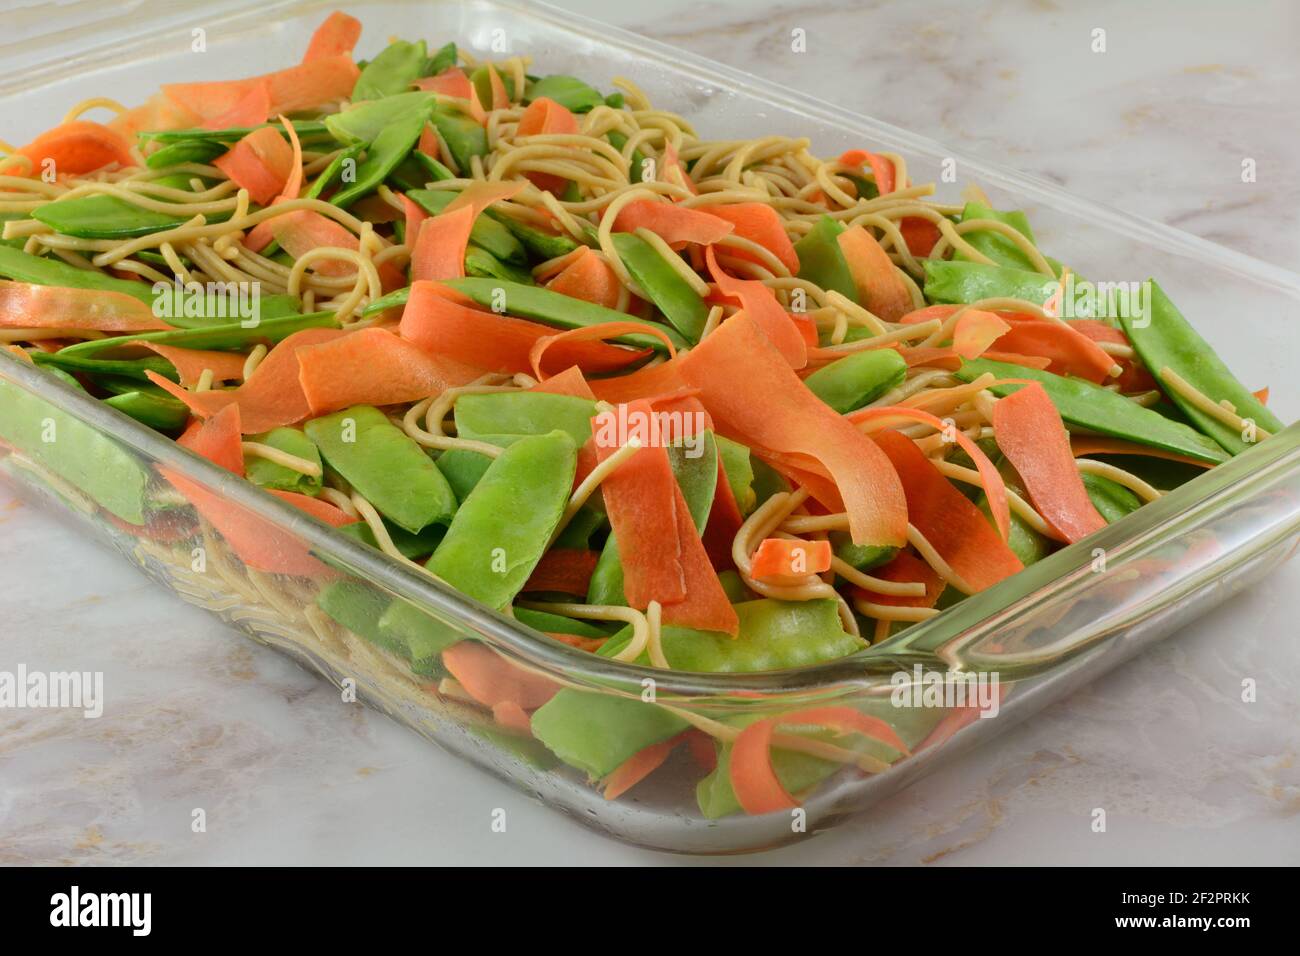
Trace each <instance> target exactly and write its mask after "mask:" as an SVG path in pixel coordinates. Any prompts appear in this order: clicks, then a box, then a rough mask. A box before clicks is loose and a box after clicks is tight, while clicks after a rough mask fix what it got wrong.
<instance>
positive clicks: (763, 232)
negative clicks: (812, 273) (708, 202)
mask: <svg viewBox="0 0 1300 956" xmlns="http://www.w3.org/2000/svg"><path fill="white" fill-rule="evenodd" d="M697 211H698V212H702V213H706V214H708V215H710V216H716V217H717V218H719V219H722V220H725V221H726V222H729V223H731V224H732V226H734V227H735V232H734V233H733V235H736V236H739V237H740V238H742V239H748V240H749V241H750V242H755V243H758V245H760V246H762V247H763V248H764V249H766V250H767V251H768V252H770V253H772V255H774V256H776V257H777V258H778V259H780V260H781V264H782V265H784V266H785V267H786V268H787V269H789V270H790V274H791V275H794V274H796V273H797V272H798V271H799V256H798V254H797V253H796V252H795V251H794V243H792V242H791V241H790V237H789V236H788V235H787V234H786V231H785V224H784V223H783V222H782V220H781V216H780V214H779V213H778V212H777V211H776V210H775V209H773V208H772V207H771V206H769V205H768V204H767V203H762V202H738V203H730V204H727V205H721V206H719V205H714V206H699V207H697ZM727 255H729V256H735V257H736V258H737V259H745V260H747V261H749V262H757V261H759V259H758V256H756V255H754V254H753V253H752V252H749V251H748V250H745V249H732V248H728V249H727Z"/></svg>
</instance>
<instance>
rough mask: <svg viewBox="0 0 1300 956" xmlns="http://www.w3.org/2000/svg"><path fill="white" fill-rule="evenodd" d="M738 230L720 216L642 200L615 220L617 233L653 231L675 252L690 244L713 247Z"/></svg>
mask: <svg viewBox="0 0 1300 956" xmlns="http://www.w3.org/2000/svg"><path fill="white" fill-rule="evenodd" d="M735 228H736V227H735V226H733V225H732V224H731V223H729V222H727V221H726V220H724V219H721V218H719V217H717V216H710V215H709V214H708V213H706V212H701V211H700V210H698V209H688V208H687V207H685V206H678V205H676V204H674V203H671V202H660V201H658V200H654V199H638V200H636V201H635V202H630V203H628V204H627V205H626V206H624V207H623V208H622V209H621V210H620V211H619V214H618V216H617V218H616V219H615V220H614V230H615V231H616V232H635V231H636V230H637V229H649V230H650V231H651V232H653V233H654V234H655V235H657V236H658V237H659V238H660V239H662V240H663V241H664V242H666V243H668V245H670V246H672V247H673V248H674V249H676V248H680V247H682V246H684V245H686V244H687V243H690V242H695V243H699V244H700V245H704V246H707V245H710V244H712V243H715V242H719V241H720V240H722V239H725V238H726V237H727V236H729V235H731V233H732V231H733V230H734V229H735Z"/></svg>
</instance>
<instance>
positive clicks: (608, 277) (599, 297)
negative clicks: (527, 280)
mask: <svg viewBox="0 0 1300 956" xmlns="http://www.w3.org/2000/svg"><path fill="white" fill-rule="evenodd" d="M575 251H576V252H577V253H578V255H577V257H576V258H575V259H574V260H573V261H572V262H570V263H569V264H568V265H567V266H565V267H564V269H563V271H561V272H560V274H559V275H557V276H556V277H555V278H554V279H552V280H551V281H550V282H548V283H546V288H548V289H550V290H551V291H552V292H559V293H560V294H561V295H567V296H571V297H572V298H575V299H582V300H583V301H584V302H594V303H596V304H597V305H603V306H604V307H605V308H607V309H613V308H617V307H618V299H619V289H620V288H621V285H620V283H619V281H618V277H617V276H616V275H614V270H613V269H611V268H610V267H609V265H608V263H606V262H605V260H603V259H602V258H601V257H600V256H598V255H596V254H595V253H594V252H592V251H591V250H590V249H588V248H587V247H586V246H579V247H578V249H577V250H575Z"/></svg>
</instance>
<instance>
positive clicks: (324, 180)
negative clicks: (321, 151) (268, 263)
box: [263, 143, 369, 255]
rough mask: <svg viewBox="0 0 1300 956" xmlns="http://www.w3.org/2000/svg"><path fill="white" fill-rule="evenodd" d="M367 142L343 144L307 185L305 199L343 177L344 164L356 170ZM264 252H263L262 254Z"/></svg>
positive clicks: (319, 193)
mask: <svg viewBox="0 0 1300 956" xmlns="http://www.w3.org/2000/svg"><path fill="white" fill-rule="evenodd" d="M367 145H369V144H367V143H353V144H352V145H351V146H345V147H344V148H343V149H341V150H339V152H338V155H336V156H335V157H334V158H333V159H331V160H330V164H329V165H328V166H326V167H325V168H324V169H323V170H321V172H320V175H318V176H317V177H316V178H315V179H313V180H312V183H311V185H310V186H308V187H307V193H306V198H307V199H319V198H320V197H321V193H323V192H325V190H327V189H331V188H333V187H334V186H335V185H336V184H338V183H339V182H341V181H342V179H343V170H344V168H345V166H344V164H346V163H349V162H350V163H352V164H353V166H352V167H351V168H352V170H353V172H354V173H355V171H356V165H355V164H356V163H358V162H360V160H361V154H362V153H364V152H365V151H366V147H367ZM265 254H266V253H265V252H263V255H265Z"/></svg>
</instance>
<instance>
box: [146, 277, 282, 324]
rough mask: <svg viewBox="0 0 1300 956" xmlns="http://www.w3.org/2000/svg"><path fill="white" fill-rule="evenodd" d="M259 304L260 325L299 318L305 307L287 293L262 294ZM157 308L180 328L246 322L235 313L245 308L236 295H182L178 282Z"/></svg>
mask: <svg viewBox="0 0 1300 956" xmlns="http://www.w3.org/2000/svg"><path fill="white" fill-rule="evenodd" d="M235 292H236V293H238V292H239V290H238V289H236V290H235ZM255 302H256V306H257V320H258V322H259V323H260V322H262V321H263V320H266V319H282V318H285V317H289V316H292V317H299V315H300V313H299V311H298V310H299V309H300V308H301V307H302V302H301V300H299V299H298V297H297V296H292V295H286V294H284V293H279V294H276V295H259V296H258V297H257V299H256V300H255ZM252 304H253V301H252V300H248V299H246V300H244V301H243V303H242V305H244V306H250V305H252ZM154 307H155V314H156V315H157V316H158V317H159V318H160V319H162V320H163V321H165V322H169V323H171V324H172V325H174V326H176V328H178V329H210V328H217V327H221V326H224V325H228V324H230V323H231V322H232V321H235V320H237V319H239V320H243V316H241V315H238V314H234V315H232V314H231V313H232V312H235V313H238V312H239V311H240V307H241V303H240V302H238V301H236V300H235V299H234V298H232V296H230V295H222V294H220V293H217V292H207V291H206V290H205V291H204V292H203V294H202V295H191V294H189V293H188V292H184V291H180V292H178V291H177V287H176V285H175V284H174V283H173V284H172V285H169V286H167V287H166V293H165V295H164V296H163V297H160V298H158V299H157V300H156V301H155V303H154Z"/></svg>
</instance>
